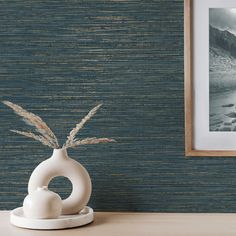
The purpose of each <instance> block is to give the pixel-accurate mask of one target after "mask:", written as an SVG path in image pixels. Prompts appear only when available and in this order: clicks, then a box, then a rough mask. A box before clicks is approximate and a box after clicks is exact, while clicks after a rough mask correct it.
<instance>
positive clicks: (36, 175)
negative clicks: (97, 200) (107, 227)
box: [28, 149, 92, 215]
mask: <svg viewBox="0 0 236 236" xmlns="http://www.w3.org/2000/svg"><path fill="white" fill-rule="evenodd" d="M57 176H64V177H67V178H68V179H69V180H70V181H71V183H72V192H71V194H70V196H69V197H68V198H66V199H65V200H62V214H63V215H70V214H77V213H78V212H79V211H81V210H82V209H83V208H84V207H85V206H86V205H87V203H88V201H89V199H90V195H91V191H92V184H91V179H90V177H89V174H88V172H87V171H86V169H85V168H84V167H83V166H82V165H81V164H80V163H79V162H77V161H75V160H73V159H71V158H70V157H69V156H68V155H67V151H66V149H54V151H53V154H52V156H51V157H50V158H48V159H47V160H45V161H43V162H41V163H40V164H39V165H38V166H37V167H36V168H35V169H34V171H33V173H32V174H31V176H30V179H29V183H28V192H29V194H31V193H33V192H34V191H36V190H37V188H39V187H43V186H47V187H48V184H49V182H50V181H51V180H52V179H53V178H55V177H57Z"/></svg>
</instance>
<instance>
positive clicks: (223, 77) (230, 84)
mask: <svg viewBox="0 0 236 236" xmlns="http://www.w3.org/2000/svg"><path fill="white" fill-rule="evenodd" d="M184 15H185V151H186V156H235V157H236V1H235V0H185V14H184Z"/></svg>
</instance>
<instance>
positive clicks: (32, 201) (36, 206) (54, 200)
mask: <svg viewBox="0 0 236 236" xmlns="http://www.w3.org/2000/svg"><path fill="white" fill-rule="evenodd" d="M61 209H62V201H61V198H60V196H59V195H58V194H56V193H54V192H52V191H50V190H48V188H47V187H46V186H44V187H42V188H37V190H36V191H34V192H33V193H31V194H29V195H27V196H26V197H25V199H24V202H23V211H24V216H25V217H27V218H31V219H56V218H58V217H59V216H60V215H61Z"/></svg>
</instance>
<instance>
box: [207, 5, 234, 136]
mask: <svg viewBox="0 0 236 236" xmlns="http://www.w3.org/2000/svg"><path fill="white" fill-rule="evenodd" d="M209 103H210V104H209V109H210V111H209V124H210V127H209V131H213V132H215V131H216V132H217V131H223V132H236V8H210V9H209Z"/></svg>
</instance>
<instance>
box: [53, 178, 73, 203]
mask: <svg viewBox="0 0 236 236" xmlns="http://www.w3.org/2000/svg"><path fill="white" fill-rule="evenodd" d="M48 188H49V189H50V190H51V191H53V192H55V193H57V194H58V195H60V197H61V199H62V200H64V199H66V198H68V197H69V196H70V194H71V192H72V183H71V182H70V180H69V179H68V178H66V177H64V176H56V177H54V178H53V179H52V180H51V181H50V182H49V184H48Z"/></svg>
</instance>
